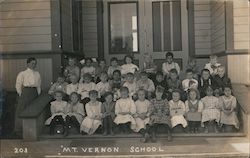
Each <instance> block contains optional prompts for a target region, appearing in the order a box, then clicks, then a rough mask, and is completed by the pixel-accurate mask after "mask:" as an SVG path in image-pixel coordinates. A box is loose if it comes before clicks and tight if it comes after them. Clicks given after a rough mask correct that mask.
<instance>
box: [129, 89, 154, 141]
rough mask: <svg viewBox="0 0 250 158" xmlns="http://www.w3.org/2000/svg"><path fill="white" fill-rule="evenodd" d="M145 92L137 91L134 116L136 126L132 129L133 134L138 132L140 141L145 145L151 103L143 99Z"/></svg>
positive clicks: (147, 136)
mask: <svg viewBox="0 0 250 158" xmlns="http://www.w3.org/2000/svg"><path fill="white" fill-rule="evenodd" d="M145 97H146V91H145V90H144V89H139V90H138V100H137V101H136V102H135V106H136V113H135V115H134V118H135V122H136V126H135V128H133V130H134V131H135V132H140V133H141V134H142V135H143V139H141V141H142V142H143V143H146V142H147V141H148V139H149V125H148V124H149V116H150V108H151V103H150V102H149V101H148V100H147V99H146V98H145Z"/></svg>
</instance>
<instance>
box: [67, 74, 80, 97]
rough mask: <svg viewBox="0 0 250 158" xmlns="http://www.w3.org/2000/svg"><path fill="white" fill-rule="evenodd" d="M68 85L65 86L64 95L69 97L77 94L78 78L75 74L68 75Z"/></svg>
mask: <svg viewBox="0 0 250 158" xmlns="http://www.w3.org/2000/svg"><path fill="white" fill-rule="evenodd" d="M70 82H71V83H70V84H68V85H67V86H66V94H67V95H68V96H69V95H70V94H71V93H73V92H77V91H78V89H79V83H78V77H77V75H75V74H72V75H70Z"/></svg>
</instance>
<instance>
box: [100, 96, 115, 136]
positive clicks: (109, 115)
mask: <svg viewBox="0 0 250 158" xmlns="http://www.w3.org/2000/svg"><path fill="white" fill-rule="evenodd" d="M103 98H104V99H105V102H104V103H103V104H102V116H103V128H104V132H103V135H107V134H108V133H109V134H111V135H114V131H113V130H114V129H113V128H114V119H115V102H114V101H113V93H111V92H106V93H105V94H104V96H103Z"/></svg>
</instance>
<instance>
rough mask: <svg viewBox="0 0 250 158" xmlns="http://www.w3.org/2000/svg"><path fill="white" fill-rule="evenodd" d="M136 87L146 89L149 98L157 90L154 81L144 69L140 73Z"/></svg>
mask: <svg viewBox="0 0 250 158" xmlns="http://www.w3.org/2000/svg"><path fill="white" fill-rule="evenodd" d="M136 87H137V88H136V89H137V90H139V89H144V90H145V91H146V92H147V96H146V97H147V98H148V99H151V97H152V94H153V93H154V91H155V85H154V82H153V81H152V80H151V79H149V78H148V74H147V73H146V72H145V71H143V72H141V73H140V79H139V80H138V81H137V82H136Z"/></svg>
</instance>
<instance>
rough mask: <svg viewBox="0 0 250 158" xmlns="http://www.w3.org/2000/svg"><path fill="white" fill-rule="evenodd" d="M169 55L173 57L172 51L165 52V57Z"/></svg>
mask: <svg viewBox="0 0 250 158" xmlns="http://www.w3.org/2000/svg"><path fill="white" fill-rule="evenodd" d="M169 56H171V57H172V58H173V57H174V54H173V53H172V52H167V53H166V58H167V57H169Z"/></svg>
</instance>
